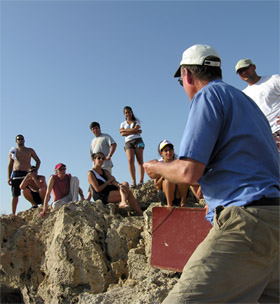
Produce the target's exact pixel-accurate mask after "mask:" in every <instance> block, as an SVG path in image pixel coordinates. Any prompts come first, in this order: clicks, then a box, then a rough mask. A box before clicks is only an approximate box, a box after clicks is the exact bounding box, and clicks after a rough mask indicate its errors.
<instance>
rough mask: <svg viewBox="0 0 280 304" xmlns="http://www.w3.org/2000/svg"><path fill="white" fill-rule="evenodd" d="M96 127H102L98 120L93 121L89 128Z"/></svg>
mask: <svg viewBox="0 0 280 304" xmlns="http://www.w3.org/2000/svg"><path fill="white" fill-rule="evenodd" d="M94 127H98V128H99V129H100V124H99V123H98V122H96V121H93V122H92V123H91V124H90V125H89V128H90V129H92V128H94Z"/></svg>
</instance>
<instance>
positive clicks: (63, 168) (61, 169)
mask: <svg viewBox="0 0 280 304" xmlns="http://www.w3.org/2000/svg"><path fill="white" fill-rule="evenodd" d="M58 170H59V171H64V170H66V167H62V168H59V169H58Z"/></svg>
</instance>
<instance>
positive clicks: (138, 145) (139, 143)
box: [124, 138, 145, 151]
mask: <svg viewBox="0 0 280 304" xmlns="http://www.w3.org/2000/svg"><path fill="white" fill-rule="evenodd" d="M144 148H145V144H144V142H143V139H142V138H136V139H132V140H130V141H128V142H126V143H125V145H124V150H125V151H126V150H128V149H133V150H135V149H144Z"/></svg>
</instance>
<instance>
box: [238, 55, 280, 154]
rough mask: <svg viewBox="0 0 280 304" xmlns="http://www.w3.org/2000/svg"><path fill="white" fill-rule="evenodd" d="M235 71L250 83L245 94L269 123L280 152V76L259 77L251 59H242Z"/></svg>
mask: <svg viewBox="0 0 280 304" xmlns="http://www.w3.org/2000/svg"><path fill="white" fill-rule="evenodd" d="M235 71H236V73H237V74H238V75H239V77H240V79H242V80H243V81H245V82H247V83H248V86H247V87H246V88H245V89H244V90H243V92H244V93H245V94H246V95H248V96H249V97H251V98H252V99H253V100H254V101H255V103H256V104H257V105H258V106H259V107H260V109H261V110H262V111H263V113H264V115H265V116H266V118H267V119H268V121H269V124H270V127H271V131H272V133H273V137H274V140H275V142H276V144H277V147H278V151H279V152H280V125H279V123H278V119H279V115H280V75H279V74H274V75H270V76H259V75H258V74H257V72H256V65H255V64H253V62H252V61H251V59H249V58H246V59H240V60H239V61H238V62H237V64H236V66H235Z"/></svg>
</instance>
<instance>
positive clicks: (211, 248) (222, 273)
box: [163, 206, 279, 304]
mask: <svg viewBox="0 0 280 304" xmlns="http://www.w3.org/2000/svg"><path fill="white" fill-rule="evenodd" d="M257 302H258V303H279V206H261V207H259V206H258V207H235V206H230V207H228V208H224V207H222V206H219V207H217V208H216V214H215V219H214V226H213V228H212V229H211V230H210V232H209V234H208V235H207V237H206V238H205V240H204V241H203V242H202V243H201V244H200V245H199V246H198V247H197V249H196V250H195V252H194V253H193V255H192V256H191V258H190V259H189V261H188V262H187V264H186V265H185V267H184V269H183V273H182V275H181V277H180V279H179V281H178V282H177V284H176V285H175V286H174V288H173V289H172V290H171V292H170V293H169V294H168V296H167V298H166V299H165V300H164V301H163V303H164V304H167V303H169V304H184V303H257Z"/></svg>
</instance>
